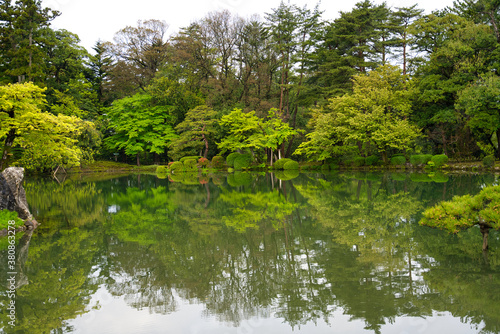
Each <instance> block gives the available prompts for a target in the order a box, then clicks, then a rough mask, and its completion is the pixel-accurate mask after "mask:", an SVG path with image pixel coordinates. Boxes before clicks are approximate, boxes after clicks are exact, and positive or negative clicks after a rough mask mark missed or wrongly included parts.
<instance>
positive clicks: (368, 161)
mask: <svg viewBox="0 0 500 334" xmlns="http://www.w3.org/2000/svg"><path fill="white" fill-rule="evenodd" d="M379 164H380V159H379V157H377V156H376V155H370V156H369V157H366V158H365V165H366V166H377V165H379Z"/></svg>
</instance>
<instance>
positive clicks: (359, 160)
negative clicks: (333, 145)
mask: <svg viewBox="0 0 500 334" xmlns="http://www.w3.org/2000/svg"><path fill="white" fill-rule="evenodd" d="M365 160H366V159H365V158H363V157H354V159H352V166H354V167H362V166H364V165H365Z"/></svg>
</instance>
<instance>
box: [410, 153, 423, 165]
mask: <svg viewBox="0 0 500 334" xmlns="http://www.w3.org/2000/svg"><path fill="white" fill-rule="evenodd" d="M410 163H411V164H412V165H413V166H415V167H417V166H420V165H423V164H426V163H427V161H425V159H424V156H423V155H422V154H413V155H411V156H410Z"/></svg>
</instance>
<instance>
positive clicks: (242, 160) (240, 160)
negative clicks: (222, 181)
mask: <svg viewBox="0 0 500 334" xmlns="http://www.w3.org/2000/svg"><path fill="white" fill-rule="evenodd" d="M251 160H252V156H251V155H250V154H240V155H239V156H237V157H236V158H235V159H234V169H235V170H241V169H243V168H248V166H250V161H251Z"/></svg>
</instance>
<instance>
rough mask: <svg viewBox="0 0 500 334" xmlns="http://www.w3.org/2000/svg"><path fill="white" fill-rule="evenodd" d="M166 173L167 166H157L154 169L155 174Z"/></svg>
mask: <svg viewBox="0 0 500 334" xmlns="http://www.w3.org/2000/svg"><path fill="white" fill-rule="evenodd" d="M166 173H168V168H167V166H158V167H156V174H166Z"/></svg>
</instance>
